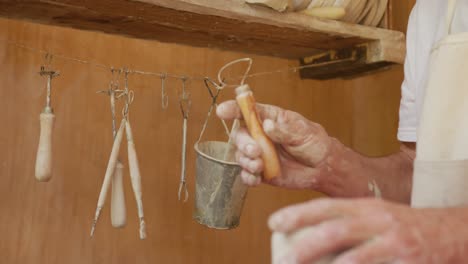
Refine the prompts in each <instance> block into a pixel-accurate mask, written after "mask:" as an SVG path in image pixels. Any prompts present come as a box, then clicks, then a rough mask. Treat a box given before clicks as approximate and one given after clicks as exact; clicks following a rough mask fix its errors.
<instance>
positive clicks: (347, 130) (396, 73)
mask: <svg viewBox="0 0 468 264" xmlns="http://www.w3.org/2000/svg"><path fill="white" fill-rule="evenodd" d="M398 19H406V18H404V16H403V15H402V16H401V17H399V18H398ZM0 39H1V40H0V63H1V65H2V71H1V72H0V105H1V106H2V109H3V111H2V114H1V115H0V122H1V124H3V127H2V130H1V132H0V160H1V163H0V164H1V165H0V177H1V179H2V183H1V184H0V234H2V239H0V263H22V264H29V263H35V264H56V263H57V264H58V263H67V264H75V263H76V264H78V263H115V264H120V263H141V264H145V263H268V261H269V254H270V253H269V243H270V242H269V236H270V233H269V231H268V229H267V227H266V220H267V217H268V215H269V214H270V213H272V212H273V211H275V210H277V209H279V208H281V207H283V206H285V205H288V204H292V203H296V202H300V201H305V200H307V199H310V198H312V197H316V194H315V193H313V192H309V191H288V190H281V189H278V188H273V187H269V186H261V187H259V188H254V189H251V190H250V191H249V195H248V198H247V201H246V204H245V208H244V212H243V215H242V221H241V226H240V227H239V228H238V229H236V230H232V231H216V230H212V229H208V228H205V227H203V226H200V225H198V224H197V223H195V222H194V221H193V220H192V211H193V197H194V176H195V175H194V165H195V164H194V158H195V153H194V151H193V150H192V147H191V146H192V145H193V144H194V142H195V140H196V138H197V136H198V133H199V131H200V128H201V125H202V122H203V119H204V116H205V114H206V111H207V109H208V107H209V103H210V98H209V96H208V94H207V92H206V91H205V90H204V88H203V86H202V84H201V83H200V82H195V81H194V82H191V83H189V84H188V85H189V86H188V87H189V90H190V91H191V93H192V96H193V97H192V98H193V107H192V112H191V116H190V121H189V142H188V145H189V151H188V185H189V190H190V194H191V197H190V199H189V202H187V203H186V204H183V203H180V202H178V201H177V187H178V180H179V170H180V162H179V160H180V143H181V140H180V139H181V125H182V123H181V121H182V120H181V116H180V112H179V109H178V107H177V100H176V98H177V90H178V89H180V87H181V83H180V81H174V80H169V81H168V83H167V86H168V89H169V96H170V102H169V109H167V110H166V111H163V110H162V109H161V107H160V82H159V79H158V78H156V77H150V76H136V75H135V76H134V75H132V76H131V77H130V87H131V88H132V89H133V90H134V91H135V102H134V104H132V108H131V122H132V125H133V129H134V134H135V141H136V147H137V152H138V154H139V158H140V166H141V171H142V177H143V179H142V181H143V184H144V186H143V195H144V203H145V213H146V220H147V226H148V239H147V240H145V241H140V240H139V239H138V233H137V228H138V226H137V219H136V210H135V206H134V199H133V197H132V196H131V189H130V182H129V179H128V174H127V173H125V191H126V201H127V210H128V225H127V227H126V228H125V229H122V230H116V229H113V228H112V227H111V226H110V219H109V206H107V207H106V208H105V209H104V211H103V214H102V217H101V219H100V222H99V224H98V227H97V232H96V234H95V238H93V239H90V238H89V237H88V234H89V229H90V226H91V222H92V218H93V215H94V210H95V205H96V200H97V196H98V191H99V188H100V186H101V183H102V177H103V175H104V171H105V167H106V162H107V158H108V155H109V152H110V148H111V143H112V142H111V132H110V129H111V128H110V121H111V120H110V113H109V112H108V108H109V106H108V98H107V97H106V96H104V95H98V94H96V93H95V92H96V91H97V90H100V89H105V88H106V87H107V85H108V82H109V80H110V74H109V72H106V71H103V70H101V69H99V68H96V67H93V66H90V65H87V64H80V63H76V62H69V61H64V60H61V59H58V58H57V59H55V60H54V61H53V65H54V66H55V67H56V69H58V70H60V71H61V73H62V76H61V77H59V78H57V79H56V80H54V83H53V86H54V89H53V106H54V109H55V112H56V126H55V128H54V133H55V134H54V136H55V138H54V176H53V179H52V181H51V182H49V183H46V184H44V183H38V182H36V181H35V179H34V162H35V154H36V147H37V141H38V138H39V122H38V115H39V112H40V111H41V109H42V107H43V105H44V101H45V98H44V95H45V93H44V92H45V91H44V85H45V80H44V79H43V78H41V77H40V76H39V75H38V74H37V72H38V70H39V66H40V65H41V64H42V63H43V59H42V56H41V55H39V54H37V53H34V52H29V51H27V50H24V49H21V48H18V47H15V46H13V45H10V44H8V43H7V42H6V40H9V41H13V42H17V43H24V44H26V45H28V46H31V47H34V48H37V49H47V50H50V51H52V52H54V53H59V54H64V55H68V56H73V57H78V58H84V59H92V60H95V61H99V62H101V63H104V64H107V65H114V66H116V67H120V66H128V67H130V68H138V69H141V70H148V71H167V72H171V73H177V74H188V75H200V76H202V75H208V76H215V73H216V71H217V70H218V68H219V67H220V66H222V65H223V64H224V63H226V62H228V61H230V60H233V59H236V58H239V57H242V56H246V55H245V54H240V53H232V52H223V51H216V50H209V49H201V48H192V47H186V46H179V45H168V44H162V43H158V42H151V41H143V40H134V39H129V38H123V37H116V36H110V35H105V34H100V33H93V32H83V31H77V30H70V29H64V28H58V27H49V26H41V25H36V24H31V23H24V22H18V21H12V20H0ZM292 65H297V62H295V61H288V60H282V59H275V58H268V57H259V56H255V57H254V67H253V71H254V72H258V71H270V70H276V69H278V68H285V67H288V66H292ZM401 80H402V68H401V67H395V68H394V69H392V70H390V71H386V72H382V73H379V74H376V75H371V76H367V77H362V78H359V79H354V80H332V81H311V80H307V81H303V80H300V79H299V77H298V75H297V74H276V75H271V76H263V77H255V78H251V79H250V80H249V83H250V84H251V86H252V87H253V88H254V89H255V92H256V94H257V97H258V100H259V101H261V102H264V103H270V104H276V105H279V106H282V107H285V108H289V109H292V110H295V111H298V112H300V113H302V114H303V115H305V116H306V117H308V118H310V119H312V120H314V121H317V122H320V123H322V124H323V125H324V126H325V127H326V128H327V130H328V132H329V133H330V135H332V136H335V137H337V138H339V139H340V140H342V141H343V142H344V143H345V144H347V145H349V146H351V147H353V148H355V149H357V150H359V151H361V152H364V153H366V154H369V155H382V154H385V153H389V152H391V151H393V150H394V149H395V147H396V146H397V142H396V139H395V129H396V124H397V109H398V103H399V86H400V83H401ZM232 97H233V91H225V92H224V94H223V98H222V100H225V99H227V98H232ZM222 132H223V131H222V128H221V126H220V125H219V122H218V121H215V120H214V119H213V120H212V121H211V123H210V129H209V131H208V133H207V135H206V138H221V135H222ZM123 149H124V151H123V152H122V157H125V154H126V153H125V148H123ZM123 160H124V161H125V164H126V163H127V162H126V159H123Z"/></svg>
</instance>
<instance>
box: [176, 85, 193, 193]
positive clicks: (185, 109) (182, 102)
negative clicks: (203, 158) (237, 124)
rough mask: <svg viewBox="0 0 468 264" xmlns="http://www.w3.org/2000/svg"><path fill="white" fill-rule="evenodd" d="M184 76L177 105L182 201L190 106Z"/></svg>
mask: <svg viewBox="0 0 468 264" xmlns="http://www.w3.org/2000/svg"><path fill="white" fill-rule="evenodd" d="M186 82H187V79H186V78H182V94H181V95H180V98H179V106H180V111H181V112H182V118H183V120H184V121H183V127H182V165H181V172H180V183H179V192H178V193H177V196H178V198H179V201H180V199H181V196H182V192H184V195H185V196H184V202H186V201H187V200H188V195H189V193H188V190H187V182H186V176H187V172H186V156H187V122H188V117H189V112H190V107H191V101H190V93H189V92H187V91H186Z"/></svg>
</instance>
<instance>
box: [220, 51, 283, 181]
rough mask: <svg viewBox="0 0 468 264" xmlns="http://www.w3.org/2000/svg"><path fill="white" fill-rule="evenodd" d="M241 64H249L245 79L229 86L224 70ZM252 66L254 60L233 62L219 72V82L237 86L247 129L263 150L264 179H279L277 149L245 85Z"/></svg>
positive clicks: (251, 94) (238, 102)
mask: <svg viewBox="0 0 468 264" xmlns="http://www.w3.org/2000/svg"><path fill="white" fill-rule="evenodd" d="M239 62H248V63H249V66H248V68H247V71H246V73H245V74H244V77H243V78H242V80H241V82H240V84H239V85H227V84H225V83H224V82H223V78H222V77H221V75H222V73H223V71H224V70H226V69H227V68H228V67H230V66H231V65H233V64H236V63H239ZM251 66H252V59H250V58H244V59H239V60H235V61H232V62H230V63H228V64H226V65H225V66H224V67H222V68H221V69H220V71H219V72H218V80H219V82H220V83H221V85H222V86H226V87H227V86H235V87H236V90H235V91H236V101H237V104H238V105H239V108H240V109H241V112H242V116H243V118H244V121H245V123H246V125H247V129H248V131H249V133H250V135H251V136H252V138H253V139H254V140H255V141H256V142H257V143H258V144H259V146H260V148H261V149H262V155H261V157H262V160H263V163H264V169H263V177H264V178H265V179H267V180H271V179H273V178H275V177H278V176H279V175H280V172H281V168H280V163H279V158H278V154H277V152H276V148H275V146H274V145H273V142H272V141H271V140H270V138H268V136H267V135H266V134H265V132H264V131H263V127H262V124H261V123H260V120H259V119H258V114H257V111H256V107H255V98H254V96H253V92H252V90H251V89H250V87H249V85H248V84H244V82H245V79H246V77H247V73H248V72H249V71H250V68H251Z"/></svg>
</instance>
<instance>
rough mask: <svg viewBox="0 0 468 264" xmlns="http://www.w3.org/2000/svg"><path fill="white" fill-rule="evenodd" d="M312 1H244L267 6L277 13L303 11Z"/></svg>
mask: <svg viewBox="0 0 468 264" xmlns="http://www.w3.org/2000/svg"><path fill="white" fill-rule="evenodd" d="M311 1H312V0H245V2H246V3H248V4H256V5H262V6H267V7H269V8H272V9H274V10H276V11H279V12H285V11H299V10H304V9H305V8H307V6H308V5H309V4H310V2H311Z"/></svg>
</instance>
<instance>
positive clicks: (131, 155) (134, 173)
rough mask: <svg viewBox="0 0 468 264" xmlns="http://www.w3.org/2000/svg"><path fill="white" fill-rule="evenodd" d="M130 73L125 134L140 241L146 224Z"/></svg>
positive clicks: (125, 114)
mask: <svg viewBox="0 0 468 264" xmlns="http://www.w3.org/2000/svg"><path fill="white" fill-rule="evenodd" d="M128 73H129V72H128V71H125V93H124V94H125V108H124V111H123V116H124V120H126V122H125V132H126V133H127V148H128V149H127V151H128V167H129V169H130V179H131V182H132V188H133V193H134V194H135V200H136V204H137V209H138V219H139V222H140V232H139V233H140V239H145V238H146V223H145V218H144V213H143V200H142V191H141V174H140V167H139V165H138V157H137V154H136V150H135V143H134V142H133V133H132V128H131V126H130V121H129V116H128V113H129V107H130V104H131V103H132V102H133V98H134V96H133V95H134V94H133V91H130V90H129V89H128Z"/></svg>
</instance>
